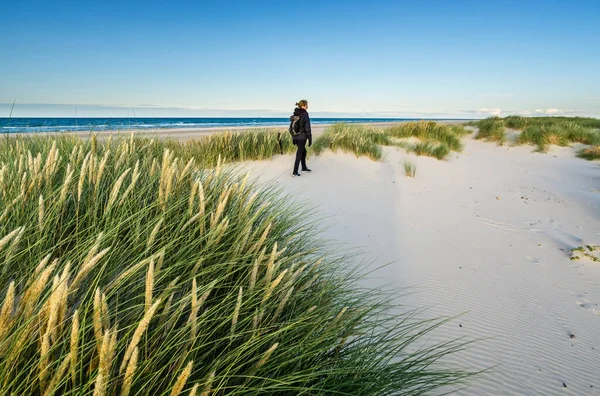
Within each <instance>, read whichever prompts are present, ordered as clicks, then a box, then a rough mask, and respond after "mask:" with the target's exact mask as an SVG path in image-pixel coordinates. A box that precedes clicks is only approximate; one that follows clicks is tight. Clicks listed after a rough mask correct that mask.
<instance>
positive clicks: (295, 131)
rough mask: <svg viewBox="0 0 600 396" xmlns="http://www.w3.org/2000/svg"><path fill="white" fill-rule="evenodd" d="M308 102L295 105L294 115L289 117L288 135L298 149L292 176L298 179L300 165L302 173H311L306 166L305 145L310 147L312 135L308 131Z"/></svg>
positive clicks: (309, 130) (304, 101)
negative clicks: (289, 134)
mask: <svg viewBox="0 0 600 396" xmlns="http://www.w3.org/2000/svg"><path fill="white" fill-rule="evenodd" d="M307 109H308V102H307V101H306V100H301V101H299V102H298V103H296V108H295V109H294V115H293V116H291V117H290V133H291V134H292V141H293V142H294V144H295V145H296V146H298V149H297V150H296V160H295V162H294V172H293V173H292V176H294V177H298V176H300V173H298V167H299V166H300V164H302V172H311V170H310V169H308V167H307V166H306V143H307V142H308V147H310V146H311V145H312V133H311V129H310V117H309V116H308V111H306V110H307Z"/></svg>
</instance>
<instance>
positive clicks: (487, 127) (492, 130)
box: [475, 117, 506, 145]
mask: <svg viewBox="0 0 600 396" xmlns="http://www.w3.org/2000/svg"><path fill="white" fill-rule="evenodd" d="M476 125H477V127H478V128H479V132H477V135H476V136H475V139H483V140H487V141H490V142H497V143H498V144H499V145H503V144H504V143H505V142H506V130H505V123H504V120H503V119H502V118H500V117H490V118H486V119H485V120H481V121H478V122H477V123H476Z"/></svg>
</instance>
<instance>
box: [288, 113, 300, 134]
mask: <svg viewBox="0 0 600 396" xmlns="http://www.w3.org/2000/svg"><path fill="white" fill-rule="evenodd" d="M290 134H291V135H292V137H293V136H298V135H300V117H299V116H291V117H290Z"/></svg>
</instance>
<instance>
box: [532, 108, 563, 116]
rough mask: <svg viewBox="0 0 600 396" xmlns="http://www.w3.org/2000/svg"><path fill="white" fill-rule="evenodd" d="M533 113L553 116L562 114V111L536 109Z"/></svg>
mask: <svg viewBox="0 0 600 396" xmlns="http://www.w3.org/2000/svg"><path fill="white" fill-rule="evenodd" d="M535 112H536V113H537V114H546V115H555V114H562V113H564V111H562V110H559V109H536V110H535Z"/></svg>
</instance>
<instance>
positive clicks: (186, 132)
mask: <svg viewBox="0 0 600 396" xmlns="http://www.w3.org/2000/svg"><path fill="white" fill-rule="evenodd" d="M404 122H410V121H408V120H407V121H397V122H372V123H361V125H371V126H376V127H378V128H387V127H390V126H393V125H396V124H398V123H404ZM438 122H440V123H443V124H462V123H464V122H465V120H460V121H457V120H438ZM331 125H333V124H331V123H322V124H313V125H312V132H313V136H314V137H315V138H317V137H319V136H321V135H322V134H323V132H325V130H326V129H327V128H329V127H330V126H331ZM258 130H261V131H274V130H275V131H284V132H287V130H288V125H279V126H229V127H224V126H218V127H205V128H149V129H127V128H124V129H114V130H98V131H95V130H91V131H76V130H72V131H65V132H25V133H23V132H14V133H10V134H9V135H8V136H14V137H16V136H24V135H25V136H57V135H60V134H67V135H74V136H78V137H81V138H86V137H89V136H90V135H91V134H95V135H96V136H97V137H98V138H99V139H105V138H108V137H109V136H111V135H113V136H124V135H127V136H129V135H131V134H134V135H135V136H139V137H152V138H157V137H159V138H164V139H175V140H179V141H189V140H192V139H197V138H200V137H203V136H208V135H211V134H214V133H219V132H227V131H229V132H244V131H258Z"/></svg>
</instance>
